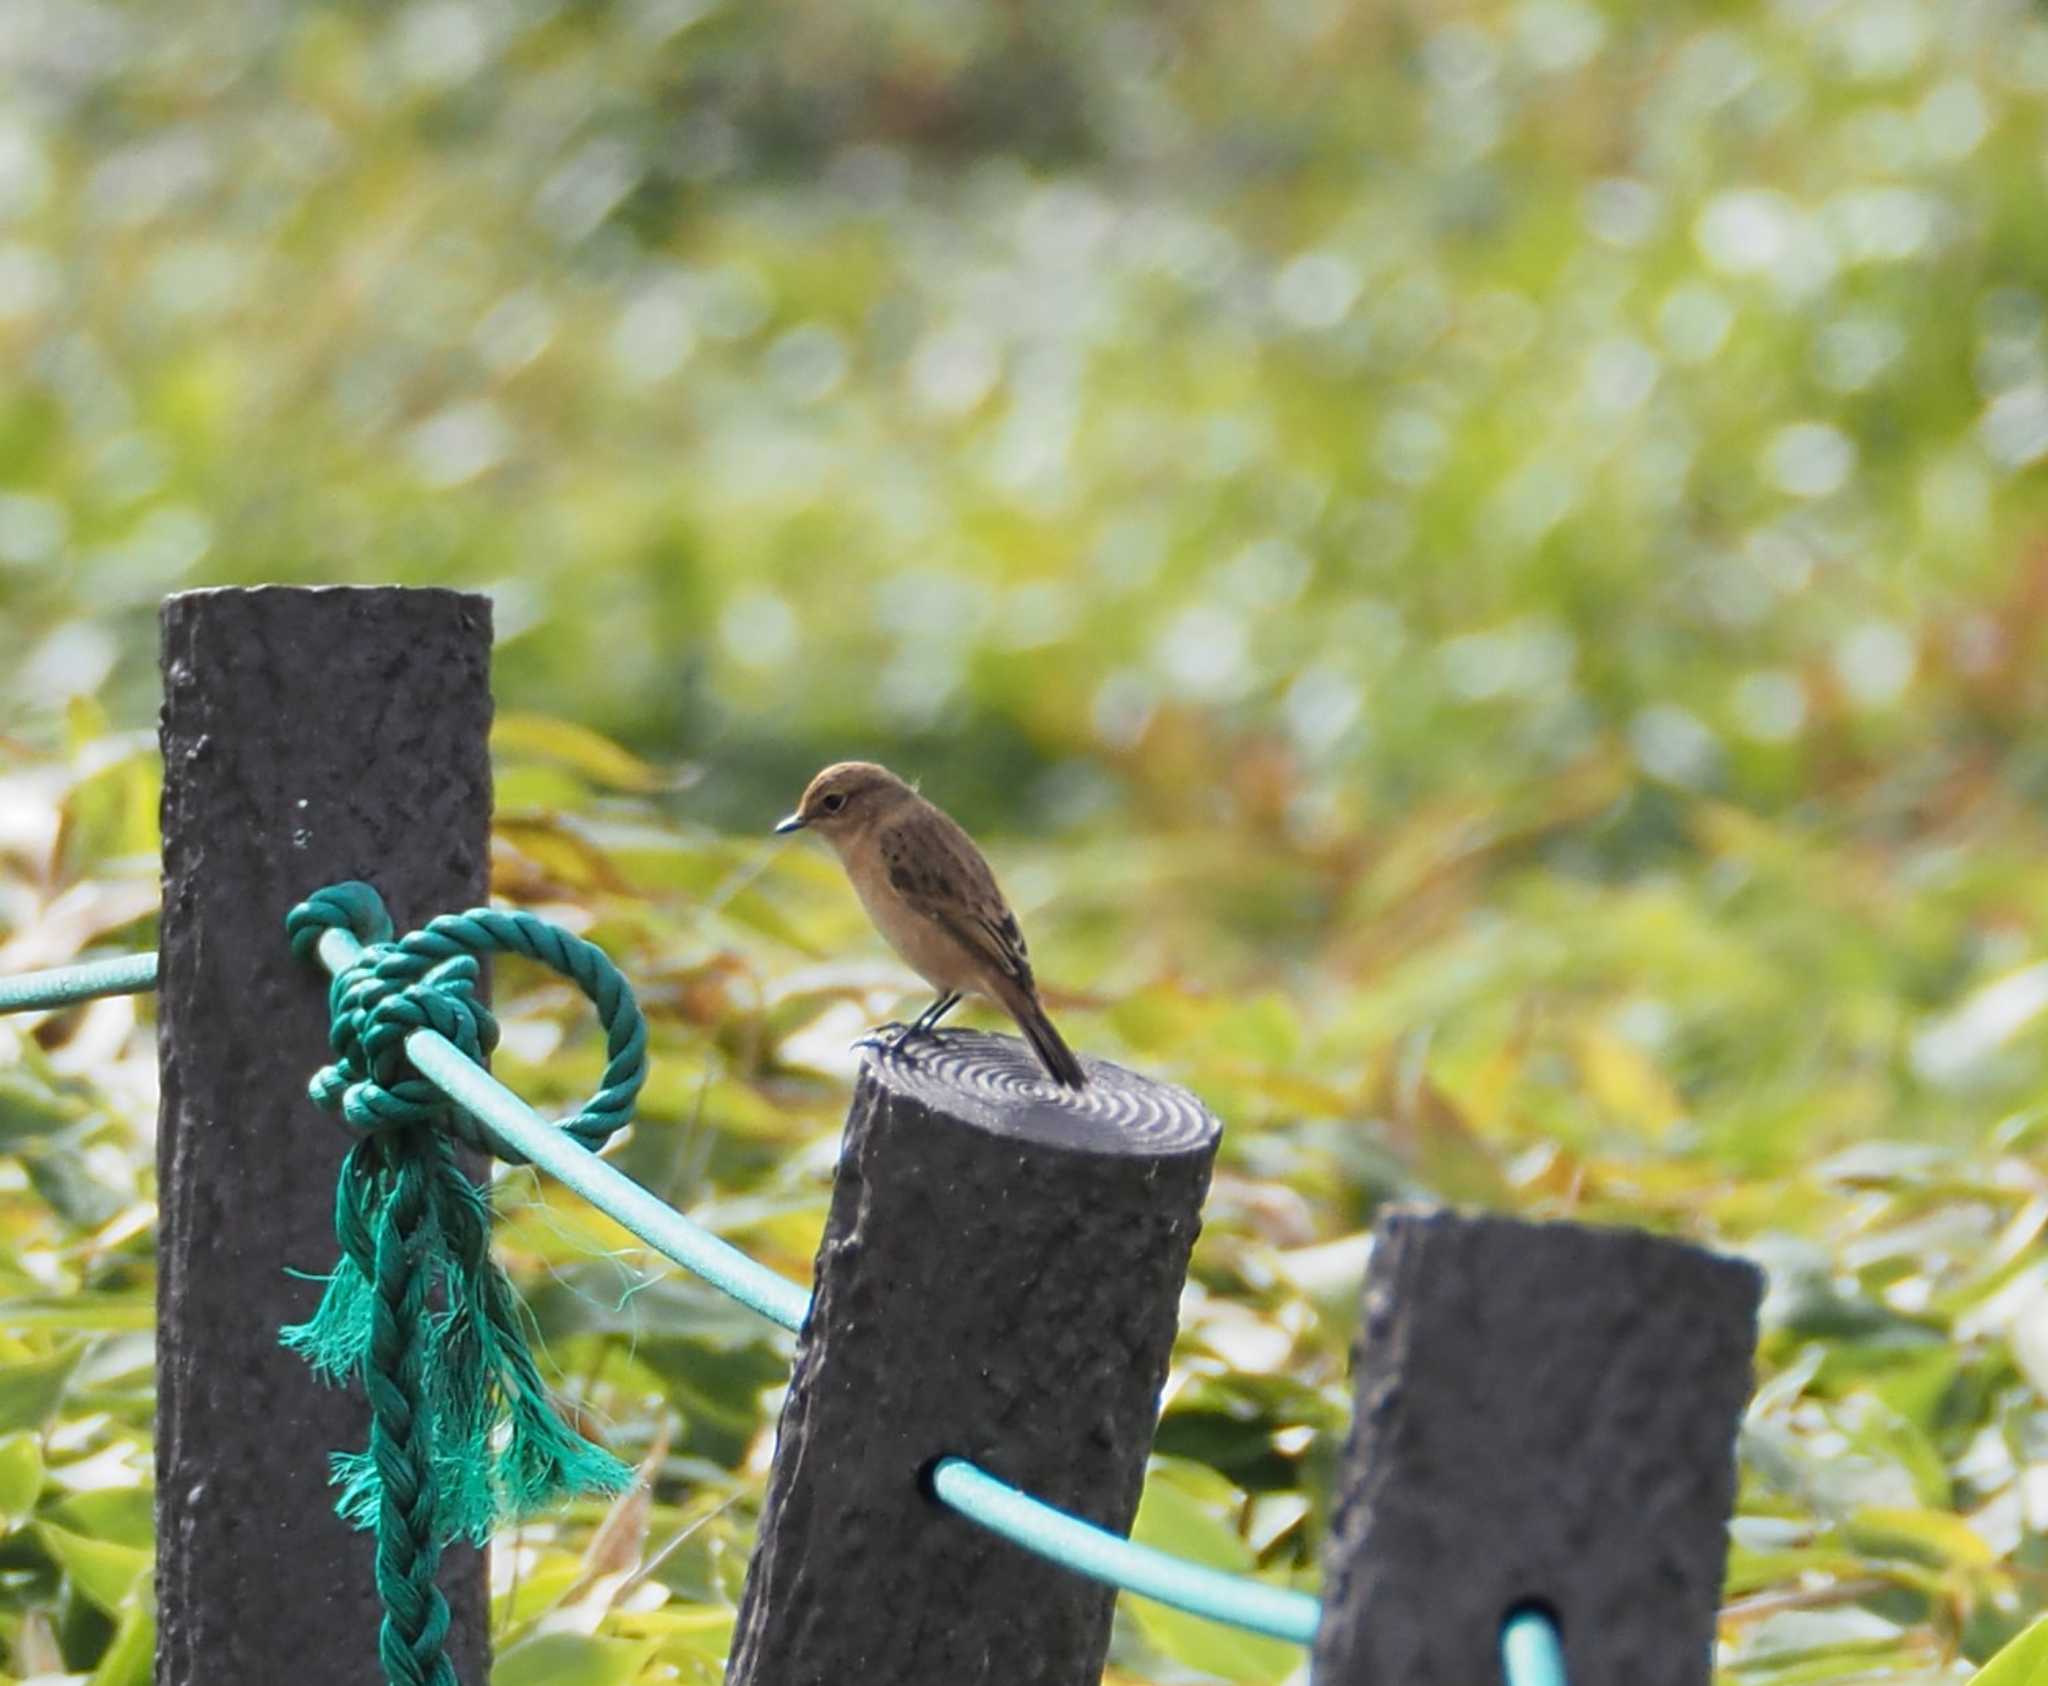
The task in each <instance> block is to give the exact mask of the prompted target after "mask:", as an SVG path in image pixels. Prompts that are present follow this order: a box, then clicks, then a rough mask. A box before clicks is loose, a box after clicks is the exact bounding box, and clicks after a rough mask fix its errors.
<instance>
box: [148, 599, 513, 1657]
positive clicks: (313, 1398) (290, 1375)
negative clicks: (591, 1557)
mask: <svg viewBox="0 0 2048 1686" xmlns="http://www.w3.org/2000/svg"><path fill="white" fill-rule="evenodd" d="M490 650H491V610H490V601H489V599H487V598H484V597H478V596H472V595H469V594H467V593H461V592H452V591H400V590H395V589H394V590H366V589H350V588H336V589H323V590H288V589H283V588H277V587H270V588H263V589H258V590H249V591H241V590H224V591H194V592H187V593H185V594H183V595H181V596H177V597H173V598H172V599H170V600H169V601H168V602H167V603H166V604H165V605H164V612H163V683H164V705H163V734H162V735H163V757H164V798H163V881H164V882H163V936H162V953H161V974H160V984H159V1000H160V1006H159V1013H160V1021H159V1022H160V1033H159V1038H158V1044H159V1049H160V1052H159V1061H160V1064H161V1070H162V1079H163V1103H162V1114H161V1125H160V1137H159V1141H158V1149H157V1167H158V1181H159V1202H160V1206H161V1216H160V1220H159V1235H160V1241H159V1260H160V1265H159V1270H160V1276H159V1284H158V1290H157V1328H158V1345H157V1355H158V1359H157V1371H158V1378H157V1386H158V1416H157V1621H158V1639H157V1658H156V1679H157V1683H158V1686H223V1683H226V1682H231V1681H238V1682H255V1681H276V1682H289V1683H290V1686H363V1682H365V1681H368V1680H372V1679H375V1678H376V1676H377V1623H378V1611H377V1605H376V1600H375V1595H374V1592H373V1590H372V1582H371V1542H370V1539H369V1537H368V1536H367V1535H365V1534H361V1533H357V1532H354V1531H352V1530H351V1529H349V1528H348V1527H347V1526H346V1525H345V1524H344V1523H343V1522H341V1520H340V1519H339V1518H337V1517H336V1516H335V1514H334V1493H333V1490H332V1489H331V1488H330V1487H329V1485H328V1480H327V1454H328V1453H329V1452H330V1451H332V1450H336V1449H341V1448H356V1447H360V1446H362V1445H363V1444H364V1441H365V1437H366V1425H367V1418H366V1414H365V1409H364V1405H363V1401H362V1398H361V1397H360V1395H359V1394H358V1393H357V1392H356V1391H355V1390H353V1389H348V1390H343V1389H337V1388H329V1387H322V1386H320V1385H318V1384H317V1383H316V1382H315V1381H314V1379H313V1376H312V1374H311V1372H310V1371H309V1370H308V1369H307V1368H306V1366H305V1365H304V1363H302V1362H301V1361H300V1360H299V1359H298V1358H296V1357H294V1356H293V1355H292V1354H291V1353H289V1352H286V1351H284V1350H283V1349H282V1348H281V1347H280V1346H279V1345H278V1341H277V1336H278V1329H279V1328H280V1326H282V1325H283V1324H286V1323H294V1322H298V1321H300V1320H302V1319H303V1318H304V1317H305V1316H306V1315H307V1314H308V1313H309V1312H310V1311H311V1310H312V1308H313V1305H314V1303H315V1302H316V1300H317V1298H318V1294H319V1285H318V1284H317V1283H314V1282H309V1281H306V1280H304V1279H303V1277H301V1276H295V1275H292V1274H290V1273H291V1272H294V1271H298V1272H315V1271H324V1270H326V1269H327V1268H328V1267H329V1266H330V1264H331V1263H332V1262H333V1259H334V1255H335V1242H334V1179H335V1169H336V1166H337V1165H338V1164H339V1162H340V1159H341V1155H342V1152H343V1150H344V1148H345V1147H346V1145H347V1144H346V1141H345V1139H344V1137H343V1133H342V1131H341V1130H340V1129H339V1128H338V1127H337V1126H336V1125H335V1123H334V1121H333V1120H332V1119H331V1118H329V1117H328V1116H327V1115H326V1114H324V1113H322V1112H320V1111H318V1110H317V1109H316V1108H315V1107H314V1106H313V1104H312V1102H311V1101H309V1100H308V1099H307V1098H306V1081H307V1079H308V1078H309V1077H311V1076H312V1074H313V1072H314V1071H315V1070H316V1069H317V1068H318V1067H319V1066H320V1065H322V1064H324V1063H325V1061H326V1060H327V1058H328V1053H327V1038H326V1032H327V1008H326V995H327V992H326V981H325V979H324V978H322V977H321V976H319V975H318V974H317V973H316V972H315V971H314V970H313V969H311V968H309V967H307V966H305V965H304V964H302V963H300V962H299V961H296V960H294V959H293V958H292V956H291V952H290V950H289V949H288V948H287V947H286V945H285V938H284V916H285V912H286V910H287V909H288V908H290V907H291V905H292V904H293V903H294V902H296V901H298V900H299V899H300V898H301V897H303V896H304V895H305V894H306V893H307V892H308V891H309V890H312V889H314V888H316V887H318V886H319V885H322V884H327V883H331V882H333V881H334V880H336V879H341V878H363V879H367V880H368V881H369V882H371V883H373V884H375V885H376V886H377V888H378V889H379V890H380V891H381V892H382V893H383V896H384V899H385V901H386V903H387V904H388V905H389V907H390V909H391V912H392V916H393V917H394V918H395V919H397V920H398V921H399V923H400V928H401V929H405V928H406V927H407V926H408V925H409V924H410V923H413V922H417V921H420V920H424V919H426V918H428V917H429V916H431V915H433V914H435V913H440V912H443V911H446V910H450V909H457V908H464V907H469V906H472V905H474V904H476V903H478V902H481V901H482V900H483V899H484V896H485V891H486V888H487V876H486V869H487V865H488V860H489V826H490V808H491V773H490V760H489V750H488V741H487V740H488V733H489V729H490V719H491V696H490ZM442 1584H443V1587H444V1589H445V1590H446V1592H447V1595H448V1598H449V1602H450V1604H451V1606H452V1608H453V1612H454V1627H453V1630H452V1632H451V1635H450V1644H449V1654H450V1656H451V1657H452V1658H453V1659H454V1661H455V1663H456V1667H457V1669H458V1671H459V1672H460V1674H461V1678H462V1680H463V1681H464V1683H465V1686H483V1681H484V1675H485V1670H486V1666H487V1658H488V1630H487V1627H486V1622H485V1608H486V1607H485V1584H484V1577H483V1559H482V1556H481V1554H480V1553H478V1552H475V1551H472V1550H468V1549H462V1550H456V1551H451V1552H450V1553H449V1554H448V1557H447V1559H446V1561H445V1564H444V1567H443V1574H442Z"/></svg>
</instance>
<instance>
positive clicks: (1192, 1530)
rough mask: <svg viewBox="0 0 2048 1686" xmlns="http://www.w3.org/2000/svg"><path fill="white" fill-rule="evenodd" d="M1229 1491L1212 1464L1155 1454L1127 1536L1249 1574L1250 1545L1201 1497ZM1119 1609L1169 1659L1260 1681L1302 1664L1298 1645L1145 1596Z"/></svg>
mask: <svg viewBox="0 0 2048 1686" xmlns="http://www.w3.org/2000/svg"><path fill="white" fill-rule="evenodd" d="M1235 1497H1236V1490H1235V1489H1234V1488H1233V1487H1232V1486H1231V1485H1230V1483H1229V1482H1228V1481H1226V1480H1225V1479H1224V1478H1223V1477H1222V1476H1220V1475H1218V1474H1217V1473H1216V1472H1215V1471H1214V1470H1212V1469H1207V1468H1205V1467H1203V1466H1202V1465H1200V1464H1191V1463H1184V1462H1182V1461H1181V1460H1179V1459H1170V1458H1154V1459H1153V1460H1152V1464H1151V1470H1150V1473H1149V1475H1148V1476H1147V1479H1146V1482H1145V1492H1144V1496H1143V1497H1142V1498H1141V1499H1140V1500H1139V1501H1138V1515H1137V1519H1136V1520H1135V1521H1134V1522H1133V1523H1132V1524H1131V1538H1132V1539H1134V1540H1137V1541H1139V1542H1140V1543H1142V1544H1144V1545H1149V1546H1152V1547H1154V1548H1156V1549H1157V1550H1160V1551H1166V1552H1171V1553H1172V1554H1173V1555H1174V1556H1176V1557H1186V1558H1192V1559H1193V1560H1194V1561H1195V1562H1197V1563H1205V1564H1207V1565H1209V1567H1211V1568H1214V1569H1224V1570H1228V1571H1229V1572H1231V1573H1232V1574H1248V1573H1250V1571H1251V1569H1252V1567H1253V1559H1252V1554H1251V1550H1250V1548H1249V1547H1247V1546H1246V1545H1245V1543H1244V1542H1243V1541H1242V1540H1241V1539H1239V1538H1238V1537H1237V1534H1236V1533H1235V1532H1234V1531H1233V1530H1232V1529H1231V1528H1230V1527H1229V1526H1228V1525H1227V1524H1226V1523H1224V1522H1223V1521H1222V1520H1221V1519H1219V1518H1218V1517H1217V1516H1216V1515H1215V1514H1214V1513H1213V1512H1212V1511H1211V1510H1210V1509H1209V1508H1208V1505H1207V1504H1205V1503H1204V1500H1205V1499H1207V1500H1208V1501H1209V1502H1210V1503H1214V1502H1216V1501H1218V1500H1224V1501H1226V1502H1228V1501H1230V1500H1233V1499H1234V1498H1235ZM1125 1608H1126V1609H1127V1610H1128V1611H1129V1612H1130V1615H1131V1617H1132V1619H1133V1620H1134V1621H1136V1622H1137V1624H1138V1627H1139V1630H1140V1631H1141V1632H1142V1633H1143V1634H1144V1635H1145V1637H1146V1639H1147V1640H1149V1641H1150V1642H1151V1643H1152V1644H1154V1645H1156V1646H1157V1647H1158V1648H1159V1649H1160V1650H1162V1651H1164V1652H1165V1653H1166V1654H1167V1655H1168V1656H1169V1657H1171V1658H1173V1660H1174V1661H1175V1662H1178V1663H1184V1664H1186V1665H1187V1666H1188V1667H1189V1668H1198V1669H1202V1670H1204V1671H1205V1672H1207V1673H1209V1674H1213V1675H1217V1676H1219V1677H1220V1678H1222V1679H1224V1680H1234V1681H1244V1682H1248V1683H1253V1686H1265V1683H1268V1682H1274V1681H1279V1680H1284V1679H1285V1678H1286V1677H1287V1676H1288V1675H1289V1674H1292V1673H1293V1672H1294V1671H1295V1670H1296V1669H1297V1668H1299V1667H1300V1666H1301V1662H1302V1653H1301V1648H1300V1647H1299V1646H1297V1645H1290V1644H1288V1643H1287V1642H1286V1641H1285V1640H1281V1639H1268V1638H1265V1637H1263V1636H1262V1635H1259V1634H1255V1633H1245V1632H1242V1631H1240V1630H1239V1629H1237V1628H1233V1627H1226V1626H1224V1625H1223V1624H1222V1623H1220V1622H1212V1621H1209V1620H1207V1619H1206V1618H1204V1617H1201V1616H1195V1615H1190V1614H1188V1613H1187V1612H1186V1611H1183V1610H1175V1609H1173V1608H1171V1607H1170V1606H1168V1605H1165V1604H1159V1603H1155V1602H1154V1601H1153V1600H1151V1599H1149V1598H1132V1599H1129V1600H1128V1601H1127V1602H1126V1605H1125Z"/></svg>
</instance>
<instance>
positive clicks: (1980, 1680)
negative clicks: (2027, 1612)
mask: <svg viewBox="0 0 2048 1686" xmlns="http://www.w3.org/2000/svg"><path fill="white" fill-rule="evenodd" d="M1970 1686H2048V1616H2042V1617H2040V1618H2039V1619H2038V1620H2036V1621H2035V1623H2034V1625H2033V1626H2032V1627H2030V1628H2028V1629H2027V1631H2026V1632H2025V1633H2023V1634H2021V1635H2020V1636H2019V1638H2017V1639H2015V1640H2014V1641H2013V1642H2012V1643H2011V1644H2010V1645H2007V1646H2006V1647H2005V1648H2004V1649H2003V1650H2001V1651H2000V1652H1999V1653H1998V1655H1997V1656H1995V1657H1993V1658H1992V1659H1991V1661H1989V1662H1988V1663H1986V1664H1985V1665H1984V1666H1983V1667H1982V1668H1980V1669H1979V1670H1978V1671H1977V1672H1976V1673H1975V1674H1973V1675H1972V1676H1971V1677H1970Z"/></svg>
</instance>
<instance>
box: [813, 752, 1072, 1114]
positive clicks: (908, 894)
mask: <svg viewBox="0 0 2048 1686" xmlns="http://www.w3.org/2000/svg"><path fill="white" fill-rule="evenodd" d="M775 829H776V831H777V832H791V831H803V830H810V831H815V832H816V833H818V835H819V836H820V837H822V838H824V839H825V841H826V842H827V843H830V844H831V845H832V847H833V848H834V849H836V850H837V851H838V852H839V861H840V864H841V865H842V866H844V867H845V868H846V876H847V877H848V878H849V879H851V880H852V881H853V888H854V892H855V893H856V894H857V895H858V896H859V897H860V899H861V904H862V905H863V906H864V907H866V909H867V910H868V917H869V918H870V919H872V920H873V921H874V922H875V928H876V929H877V930H878V931H880V932H881V933H882V935H883V936H884V937H886V938H887V939H888V942H889V946H890V947H891V948H893V949H894V950H895V951H896V952H897V953H898V954H900V955H902V956H903V958H904V959H905V960H906V961H908V962H909V963H910V966H911V968H912V970H914V971H915V972H917V973H918V975H919V976H921V977H922V978H923V979H924V980H925V981H926V982H927V983H929V984H930V985H931V986H932V988H934V989H935V990H937V991H938V992H939V998H938V1000H936V1001H934V1002H933V1003H932V1004H931V1005H930V1006H929V1007H927V1008H926V1009H925V1010H924V1011H923V1012H922V1013H920V1014H919V1015H918V1016H917V1018H916V1019H915V1020H914V1021H913V1022H912V1023H911V1024H910V1025H909V1026H907V1027H906V1028H905V1030H904V1032H903V1035H904V1036H910V1035H928V1034H930V1033H931V1032H932V1031H934V1030H935V1029H936V1028H937V1026H938V1022H939V1020H941V1019H942V1018H944V1017H945V1016H946V1015H947V1014H948V1013H950V1012H951V1011H952V1010H953V1009H954V1007H955V1006H957V1005H958V1004H959V1001H960V997H961V996H962V995H965V994H967V993H968V992H969V991H970V990H971V991H974V992H975V993H977V994H981V995H986V996H988V997H989V998H990V999H991V1000H992V1001H995V1002H996V1003H998V1004H999V1005H1000V1006H1001V1007H1002V1008H1003V1009H1004V1010H1005V1011H1006V1012H1007V1013H1008V1014H1009V1015H1010V1017H1011V1018H1013V1019H1015V1020H1016V1021H1017V1028H1018V1029H1019V1030H1021V1031H1023V1032H1024V1037H1025V1040H1026V1041H1028V1042H1029V1043H1030V1044H1031V1046H1032V1049H1033V1051H1034V1052H1036V1053H1037V1055H1038V1058H1039V1060H1040V1061H1041V1062H1042V1063H1043V1064H1044V1066H1045V1069H1046V1070H1047V1071H1048V1072H1050V1073H1051V1074H1052V1076H1053V1077H1054V1079H1055V1080H1056V1081H1058V1082H1061V1083H1064V1084H1065V1085H1066V1086H1067V1087H1068V1088H1070V1089H1079V1088H1083V1087H1085V1086H1086V1085H1087V1082H1088V1074H1087V1073H1086V1072H1084V1071H1083V1070H1082V1069H1081V1062H1080V1061H1079V1060H1077V1059H1075V1058H1074V1055H1073V1051H1072V1050H1071V1049H1069V1048H1068V1046H1067V1045H1066V1043H1064V1042H1063V1041H1061V1040H1060V1033H1059V1032H1058V1031H1056V1030H1054V1029H1053V1027H1052V1020H1051V1019H1049V1018H1047V1017H1046V1016H1045V1009H1044V1008H1043V1007H1042V1006H1040V1005H1039V1002H1038V986H1037V985H1036V984H1035V983H1034V982H1033V981H1032V977H1031V961H1030V959H1029V957H1028V956H1027V955H1026V953H1025V951H1024V933H1023V932H1022V931H1020V930H1018V929H1017V916H1016V915H1015V914H1013V913H1012V912H1011V911H1010V908H1009V904H1008V903H1007V902H1005V901H1004V900H1003V892H1002V891H1001V890H1000V889H998V888H997V887H996V875H995V874H994V873H993V872H991V871H989V869H988V862H987V861H985V860H983V859H982V858H981V851H980V850H979V849H977V848H976V847H975V846H974V839H973V838H971V837H969V836H968V835H967V833H966V832H964V831H962V830H961V829H960V827H959V825H958V824H957V823H956V822H955V821H954V820H953V819H951V818H950V817H949V816H948V815H946V814H945V813H942V812H941V811H940V810H939V809H938V808H937V807H935V806H933V804H931V803H930V802H927V801H926V800H925V799H924V798H923V797H922V796H920V795H918V793H917V792H916V791H914V790H912V789H911V788H910V786H909V785H907V784H905V783H904V782H903V781H902V780H901V779H899V778H898V777H897V776H896V775H895V774H894V773H892V772H890V771H889V769H888V768H887V767H878V766H876V765H875V763H874V762H872V761H841V762H839V763H837V764H836V765H834V766H831V767H827V768H826V769H825V770H824V771H823V772H822V773H820V774H819V775H818V776H817V777H816V778H814V779H813V780H811V782H810V787H809V788H808V789H807V790H805V792H804V796H803V800H802V801H801V802H799V803H798V804H797V809H796V812H795V813H793V814H791V815H790V816H789V818H788V819H786V820H784V821H783V822H782V823H781V824H780V825H778V826H777V827H776V828H775ZM897 1040H898V1041H899V1042H900V1041H901V1040H902V1037H901V1036H899V1037H898V1038H897Z"/></svg>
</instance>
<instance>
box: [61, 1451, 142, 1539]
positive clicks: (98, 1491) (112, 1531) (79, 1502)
mask: <svg viewBox="0 0 2048 1686" xmlns="http://www.w3.org/2000/svg"><path fill="white" fill-rule="evenodd" d="M63 1473H64V1472H63V1470H62V1469H61V1468H60V1469H59V1470H58V1471H57V1474H58V1477H59V1478H60V1479H61V1478H62V1476H63ZM44 1519H45V1520H46V1521H50V1522H55V1523H57V1524H58V1525H59V1526H60V1527H64V1528H69V1529H70V1530H71V1531H72V1532H73V1533H77V1534H84V1535H86V1536H88V1537H89V1538H91V1539H95V1540H111V1541H113V1542H114V1543H115V1544H116V1545H126V1546H133V1547H135V1549H136V1550H138V1551H148V1550H149V1549H150V1548H151V1546H152V1545H154V1544H155V1542H156V1489H155V1488H154V1487H152V1486H151V1485H150V1484H149V1483H148V1482H147V1481H146V1480H141V1479H138V1480H137V1482H136V1484H135V1485H134V1486H132V1487H95V1488H94V1489H93V1490H92V1491H91V1492H89V1493H72V1494H70V1495H69V1496H68V1497H66V1498H64V1499H62V1500H60V1501H59V1502H58V1503H56V1504H54V1505H52V1506H50V1508H49V1510H48V1512H47V1513H46V1516H45V1518H44Z"/></svg>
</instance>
